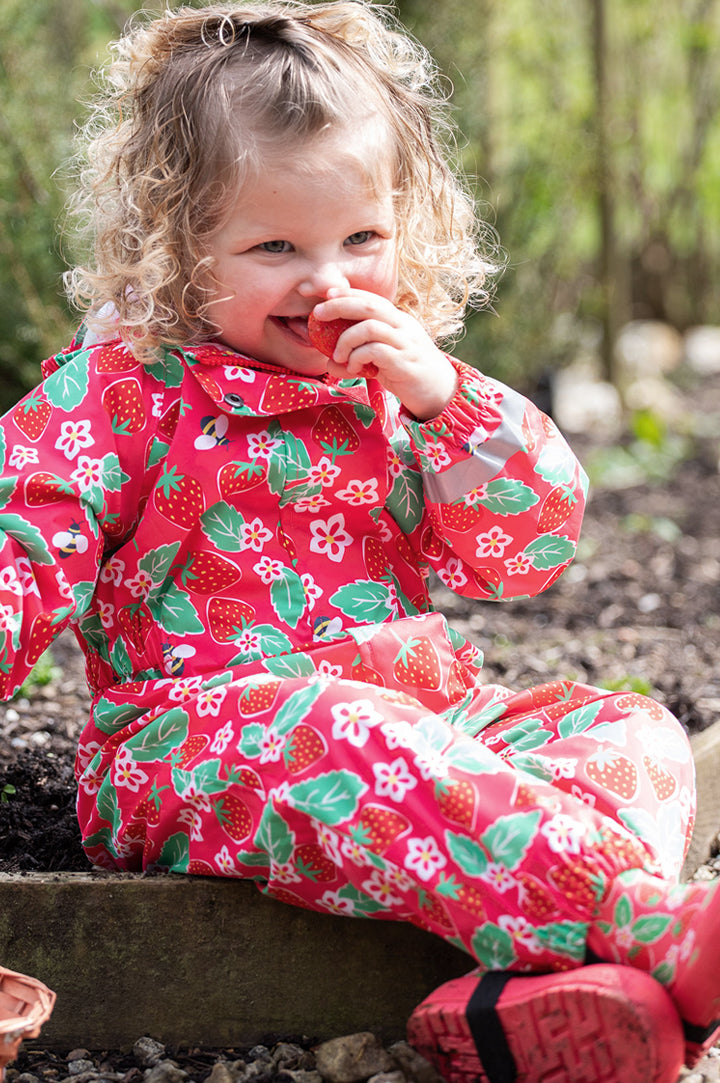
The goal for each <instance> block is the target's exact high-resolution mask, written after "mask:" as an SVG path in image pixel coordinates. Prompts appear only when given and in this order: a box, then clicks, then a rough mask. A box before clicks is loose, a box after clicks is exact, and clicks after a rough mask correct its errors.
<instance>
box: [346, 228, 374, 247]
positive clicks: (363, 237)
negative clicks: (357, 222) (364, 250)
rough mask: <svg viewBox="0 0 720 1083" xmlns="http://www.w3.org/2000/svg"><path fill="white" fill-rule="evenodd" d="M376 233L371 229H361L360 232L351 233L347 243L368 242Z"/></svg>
mask: <svg viewBox="0 0 720 1083" xmlns="http://www.w3.org/2000/svg"><path fill="white" fill-rule="evenodd" d="M371 237H374V233H373V231H372V230H371V229H361V230H360V231H359V233H351V234H350V236H349V237H348V238H347V240H346V241H345V244H367V242H368V241H369V240H370V238H371Z"/></svg>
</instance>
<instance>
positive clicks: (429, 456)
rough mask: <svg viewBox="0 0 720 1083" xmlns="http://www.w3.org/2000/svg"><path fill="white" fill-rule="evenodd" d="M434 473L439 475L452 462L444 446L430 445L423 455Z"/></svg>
mask: <svg viewBox="0 0 720 1083" xmlns="http://www.w3.org/2000/svg"><path fill="white" fill-rule="evenodd" d="M423 458H425V459H426V460H427V462H428V464H429V467H430V469H431V470H432V471H433V473H437V472H438V471H439V470H441V469H442V468H443V466H447V465H448V463H449V462H450V461H451V460H450V456H449V455H448V453H447V451H446V449H445V448H444V447H443V446H442V444H428V445H427V446H426V447H425V452H424V455H423Z"/></svg>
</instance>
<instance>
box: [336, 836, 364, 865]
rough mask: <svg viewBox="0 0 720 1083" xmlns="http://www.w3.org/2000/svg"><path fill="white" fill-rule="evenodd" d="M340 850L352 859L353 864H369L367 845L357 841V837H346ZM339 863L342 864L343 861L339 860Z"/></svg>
mask: <svg viewBox="0 0 720 1083" xmlns="http://www.w3.org/2000/svg"><path fill="white" fill-rule="evenodd" d="M340 850H341V853H342V855H343V857H346V858H348V860H349V861H352V863H353V865H357V866H358V867H359V868H362V867H363V865H367V864H368V855H367V851H366V850H365V847H364V846H361V845H360V843H359V842H355V839H352V838H351V839H344V841H343V844H342V846H341V847H340ZM339 864H342V862H339Z"/></svg>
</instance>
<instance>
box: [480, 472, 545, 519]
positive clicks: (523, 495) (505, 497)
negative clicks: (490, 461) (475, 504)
mask: <svg viewBox="0 0 720 1083" xmlns="http://www.w3.org/2000/svg"><path fill="white" fill-rule="evenodd" d="M539 499H540V497H539V496H538V495H537V493H536V492H535V491H534V490H533V489H531V488H530V486H529V485H525V484H524V483H523V482H522V481H519V480H518V479H517V478H499V479H498V480H497V481H491V482H489V484H488V485H487V486H486V487H485V489H484V491H483V495H482V496H481V497H480V501H479V502H480V503H481V504H482V506H483V507H484V508H487V510H488V511H491V512H493V514H495V515H520V514H521V512H523V511H527V509H528V508H532V507H533V506H534V505H535V504H537V502H538V500H539Z"/></svg>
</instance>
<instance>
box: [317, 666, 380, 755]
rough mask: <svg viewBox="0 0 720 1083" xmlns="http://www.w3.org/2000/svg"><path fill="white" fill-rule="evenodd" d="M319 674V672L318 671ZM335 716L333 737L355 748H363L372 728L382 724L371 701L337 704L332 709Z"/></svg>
mask: <svg viewBox="0 0 720 1083" xmlns="http://www.w3.org/2000/svg"><path fill="white" fill-rule="evenodd" d="M318 672H319V671H318ZM331 714H332V716H333V719H334V721H333V728H332V735H333V737H334V739H335V740H336V741H347V742H348V744H350V745H352V746H353V748H362V747H363V745H365V743H366V742H367V739H368V737H369V736H370V727H371V726H376V725H377V724H378V723H379V722H382V720H383V718H382V715H381V714H378V712H377V711H376V710H375V708H374V707H373V705H372V702H371V701H370V700H369V699H356V700H355V701H354V702H353V703H336V704H335V706H334V707H332V708H331Z"/></svg>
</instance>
